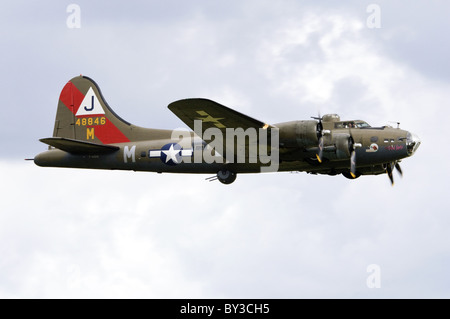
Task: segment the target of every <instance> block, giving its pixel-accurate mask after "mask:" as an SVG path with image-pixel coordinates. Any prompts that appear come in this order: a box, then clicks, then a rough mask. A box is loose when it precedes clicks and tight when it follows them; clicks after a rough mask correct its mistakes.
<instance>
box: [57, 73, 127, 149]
mask: <svg viewBox="0 0 450 319" xmlns="http://www.w3.org/2000/svg"><path fill="white" fill-rule="evenodd" d="M53 137H57V138H64V139H71V140H77V141H83V142H90V143H94V144H114V143H126V142H129V141H130V140H131V139H132V129H131V124H130V123H128V122H126V121H124V120H123V119H121V118H120V117H119V116H118V115H117V114H115V113H114V111H113V110H112V109H111V108H110V107H109V105H108V103H106V101H105V99H104V98H103V95H102V93H101V92H100V88H99V87H98V85H97V84H96V83H95V82H94V81H93V80H92V79H90V78H88V77H86V76H81V75H80V76H77V77H74V78H73V79H71V80H70V81H69V82H67V84H66V85H65V86H64V88H63V90H62V92H61V95H60V96H59V102H58V109H57V112H56V120H55V128H54V130H53Z"/></svg>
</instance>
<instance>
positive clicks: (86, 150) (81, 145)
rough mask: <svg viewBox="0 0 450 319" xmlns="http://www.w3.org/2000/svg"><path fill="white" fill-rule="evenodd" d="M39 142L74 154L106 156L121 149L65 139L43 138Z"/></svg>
mask: <svg viewBox="0 0 450 319" xmlns="http://www.w3.org/2000/svg"><path fill="white" fill-rule="evenodd" d="M39 141H41V142H42V143H45V144H48V145H50V146H53V147H56V148H58V149H60V150H62V151H65V152H68V153H72V154H105V153H112V152H114V151H117V150H118V149H119V147H118V146H113V145H100V144H95V143H90V142H84V141H77V140H72V139H69V138H64V137H49V138H42V139H40V140H39Z"/></svg>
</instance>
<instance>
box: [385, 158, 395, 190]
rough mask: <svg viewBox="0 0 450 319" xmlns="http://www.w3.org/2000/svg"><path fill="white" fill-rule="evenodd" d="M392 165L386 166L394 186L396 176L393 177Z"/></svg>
mask: <svg viewBox="0 0 450 319" xmlns="http://www.w3.org/2000/svg"><path fill="white" fill-rule="evenodd" d="M392 166H393V165H392V163H388V164H387V166H386V171H387V174H388V176H389V179H390V181H391V185H392V186H394V175H392Z"/></svg>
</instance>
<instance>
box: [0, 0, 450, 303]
mask: <svg viewBox="0 0 450 319" xmlns="http://www.w3.org/2000/svg"><path fill="white" fill-rule="evenodd" d="M71 3H75V4H76V5H78V7H79V8H80V10H81V11H80V20H79V21H78V22H79V26H80V27H79V28H73V26H74V25H73V22H74V20H73V19H72V16H71V14H72V13H73V11H71V10H69V12H67V11H68V7H69V5H70V4H71ZM378 13H379V15H378ZM449 13H450V3H448V2H447V1H443V0H440V1H439V0H433V1H414V2H413V3H411V1H406V0H405V1H376V2H370V1H366V2H364V1H356V0H355V1H345V2H343V1H339V3H338V2H337V1H312V0H311V1H289V0H284V1H278V0H270V1H266V0H245V1H206V0H195V1H173V0H172V1H127V2H125V1H123V2H120V3H111V2H110V1H96V2H95V3H93V2H92V1H77V2H71V1H34V2H31V1H9V0H6V1H2V2H1V3H0V44H1V48H2V52H1V59H0V66H1V71H2V75H3V76H2V77H1V78H0V90H1V93H2V95H1V96H2V103H1V105H0V118H1V119H2V125H0V133H1V134H0V136H1V142H2V143H1V144H2V147H1V151H0V178H1V179H0V180H1V183H0V194H1V201H0V242H1V244H0V256H1V258H0V297H1V298H80V297H84V298H130V297H132V298H449V297H450V288H449V287H450V275H449V272H448V269H450V240H449V235H448V229H449V228H450V216H449V215H448V212H447V211H446V208H445V207H446V199H447V198H446V197H448V195H447V194H448V193H447V191H446V189H447V187H448V180H449V177H450V174H449V168H448V165H447V163H446V160H447V158H448V157H449V155H450V152H449V151H448V149H447V148H446V147H445V143H443V142H444V141H445V136H443V134H445V132H446V130H445V125H446V123H447V121H448V120H449V118H450V116H449V115H450V111H449V108H448V104H449V101H450V63H449V62H448V57H449V55H450V44H449V38H448V36H447V33H448V30H449V29H450V21H449V19H448V14H449ZM79 74H83V75H87V76H89V77H91V78H93V79H94V80H95V81H96V82H97V83H98V84H99V85H100V87H101V89H102V92H103V94H104V95H105V97H106V99H107V101H108V103H109V104H110V106H111V107H113V109H114V110H115V111H116V113H118V114H119V115H120V116H121V117H123V118H124V119H126V120H127V121H129V122H131V123H133V124H136V125H140V126H144V127H155V128H170V129H173V128H179V127H184V125H183V123H182V122H181V121H180V120H179V119H178V118H177V117H176V116H175V115H173V114H172V113H171V112H170V111H169V110H168V109H167V105H168V104H169V103H171V102H172V101H175V100H178V99H181V98H188V97H205V98H209V99H213V100H216V101H217V102H219V103H221V104H224V105H227V106H229V107H232V108H234V109H237V110H239V111H240V112H242V113H245V114H248V115H250V116H252V117H254V118H257V119H260V120H262V121H265V122H268V123H277V122H283V121H290V120H302V119H309V117H310V116H315V115H317V114H318V113H319V112H320V113H321V114H326V113H339V114H340V115H341V118H345V119H351V118H358V119H363V120H366V121H367V122H369V123H370V124H372V125H385V124H388V123H389V121H399V122H401V127H402V128H403V129H407V130H410V131H412V132H414V133H416V134H417V135H418V136H419V137H420V138H421V140H422V145H421V147H420V148H419V150H418V152H417V153H416V154H415V155H414V156H413V157H411V158H408V159H406V160H404V161H403V162H402V168H403V171H404V177H403V178H400V177H399V176H398V175H396V176H395V177H396V183H395V186H394V187H391V186H390V183H389V179H388V178H387V176H385V175H380V176H363V177H361V178H359V179H357V180H354V181H350V180H347V179H345V178H343V177H342V176H337V177H331V176H312V175H308V174H306V173H267V174H256V175H239V176H238V177H237V179H236V181H235V183H233V184H231V185H222V184H220V183H218V182H212V183H210V182H207V181H205V180H204V178H205V177H207V176H203V175H197V176H196V175H170V174H162V175H159V174H154V173H134V172H126V171H125V172H116V171H115V172H109V171H94V170H92V171H90V170H75V169H56V168H41V167H37V166H35V165H34V164H33V162H31V161H28V162H26V161H24V159H25V158H32V157H34V156H35V155H36V154H37V153H39V152H41V151H44V150H45V149H46V146H45V145H44V144H42V143H40V142H39V141H38V139H39V138H44V137H49V136H51V134H52V132H53V124H54V118H55V112H56V105H57V102H58V97H59V93H60V91H61V89H62V87H63V86H64V84H65V83H66V82H67V81H68V80H70V79H71V78H72V77H74V76H77V75H79Z"/></svg>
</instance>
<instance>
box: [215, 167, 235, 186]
mask: <svg viewBox="0 0 450 319" xmlns="http://www.w3.org/2000/svg"><path fill="white" fill-rule="evenodd" d="M217 179H218V180H219V182H221V183H222V184H231V183H233V182H234V181H235V180H236V173H234V172H231V171H229V170H221V171H218V172H217Z"/></svg>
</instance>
